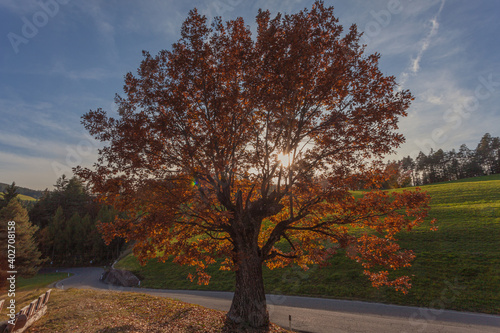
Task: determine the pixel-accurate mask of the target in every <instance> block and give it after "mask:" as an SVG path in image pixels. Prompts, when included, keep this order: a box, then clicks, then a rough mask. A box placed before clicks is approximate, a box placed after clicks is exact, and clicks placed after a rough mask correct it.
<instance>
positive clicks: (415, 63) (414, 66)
mask: <svg viewBox="0 0 500 333" xmlns="http://www.w3.org/2000/svg"><path fill="white" fill-rule="evenodd" d="M444 4H445V0H442V1H441V5H440V6H439V10H438V12H437V13H436V15H435V16H434V17H433V18H432V19H431V20H430V23H431V28H430V31H429V33H428V34H427V35H426V36H425V37H424V38H423V39H422V41H421V42H420V43H419V44H420V49H419V50H418V53H417V55H416V56H415V57H414V58H412V59H411V61H410V66H409V68H408V69H407V70H406V71H405V72H403V73H402V74H401V81H400V85H401V86H404V85H405V83H406V82H407V80H408V78H409V77H410V76H413V75H416V74H417V73H418V72H419V71H420V62H421V61H422V57H423V56H424V53H425V51H427V49H428V48H429V45H430V44H431V41H432V39H433V38H434V36H435V35H436V34H437V32H438V30H439V22H438V18H439V14H441V11H442V10H443V7H444Z"/></svg>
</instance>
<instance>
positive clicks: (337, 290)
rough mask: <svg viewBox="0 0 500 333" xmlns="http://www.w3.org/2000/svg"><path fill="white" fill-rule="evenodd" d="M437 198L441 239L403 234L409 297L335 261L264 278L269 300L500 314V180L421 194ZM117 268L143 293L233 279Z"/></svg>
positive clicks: (229, 285)
mask: <svg viewBox="0 0 500 333" xmlns="http://www.w3.org/2000/svg"><path fill="white" fill-rule="evenodd" d="M421 188H422V189H423V190H425V191H428V193H429V194H430V195H431V197H432V203H431V206H432V210H431V217H435V218H437V220H438V222H437V225H438V227H439V230H438V231H435V232H431V231H429V230H428V229H427V230H426V229H425V228H423V227H420V228H417V229H416V230H414V231H413V232H412V233H401V234H400V235H399V239H400V244H401V246H402V247H404V248H408V249H412V250H414V251H415V253H416V255H417V259H416V260H415V261H414V263H413V266H412V267H410V268H408V269H405V270H404V273H405V274H409V275H410V276H413V277H412V281H413V287H412V289H411V290H410V292H409V293H408V294H407V295H402V294H400V293H397V292H395V291H393V290H390V289H388V288H380V289H375V288H373V287H371V285H370V283H369V281H368V279H367V278H366V277H365V276H364V275H363V274H362V268H361V267H360V265H358V264H357V263H355V262H353V261H351V260H349V259H347V258H345V257H343V256H336V257H334V258H332V259H331V260H330V264H331V265H330V266H328V267H326V268H321V269H320V268H318V267H311V269H310V270H309V271H306V272H304V271H302V270H300V269H298V268H294V267H291V268H286V269H276V270H273V271H270V270H268V269H265V270H264V275H265V281H266V282H265V283H266V292H268V293H274V294H294V295H311V296H322V297H332V298H344V299H359V300H367V301H378V302H387V303H393V304H403V305H415V306H424V307H433V308H447V309H454V310H467V311H477V312H485V313H500V293H499V292H498V290H500V175H493V176H485V177H478V178H471V179H463V180H460V181H457V182H449V183H441V184H433V185H427V186H422V187H421ZM115 267H117V268H122V269H128V270H131V271H133V272H134V273H135V274H137V275H138V276H140V277H142V278H143V281H142V282H141V286H142V287H150V288H168V289H205V290H233V288H234V282H233V281H234V276H233V273H232V272H225V271H219V270H218V269H217V267H211V268H209V269H208V273H209V274H211V275H212V279H211V282H210V284H209V285H208V286H198V285H197V284H195V283H191V282H189V281H188V280H187V279H186V276H187V274H188V273H189V272H191V273H194V270H193V269H191V268H190V267H181V266H178V265H175V264H173V263H171V262H166V263H159V262H157V261H156V260H151V261H149V262H148V264H147V265H146V266H143V267H142V266H140V265H139V263H138V261H137V260H136V258H135V257H134V256H133V255H132V254H130V255H128V256H126V257H125V258H123V259H122V260H121V261H120V262H119V263H117V265H116V266H115Z"/></svg>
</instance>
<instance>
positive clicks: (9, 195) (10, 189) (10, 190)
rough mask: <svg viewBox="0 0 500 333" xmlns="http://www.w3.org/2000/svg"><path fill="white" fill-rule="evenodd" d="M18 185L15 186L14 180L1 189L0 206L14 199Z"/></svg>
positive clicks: (4, 205)
mask: <svg viewBox="0 0 500 333" xmlns="http://www.w3.org/2000/svg"><path fill="white" fill-rule="evenodd" d="M18 189H19V187H17V186H16V183H15V182H12V185H9V186H7V187H6V188H5V190H4V191H3V197H2V198H0V208H3V207H6V206H7V205H8V204H9V202H10V201H11V200H12V199H15V198H16V197H17V195H18V193H17V190H18Z"/></svg>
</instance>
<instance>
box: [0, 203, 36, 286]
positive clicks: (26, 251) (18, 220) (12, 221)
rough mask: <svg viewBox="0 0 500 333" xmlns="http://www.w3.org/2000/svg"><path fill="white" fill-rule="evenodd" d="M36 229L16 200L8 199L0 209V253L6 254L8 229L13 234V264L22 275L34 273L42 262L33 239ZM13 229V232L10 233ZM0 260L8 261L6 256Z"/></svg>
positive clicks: (26, 275) (28, 275) (27, 275)
mask: <svg viewBox="0 0 500 333" xmlns="http://www.w3.org/2000/svg"><path fill="white" fill-rule="evenodd" d="M37 230H38V228H37V227H36V226H34V225H32V224H31V222H30V221H29V217H28V212H27V211H26V209H24V207H23V206H22V205H21V204H20V203H19V201H18V200H15V199H14V200H10V202H9V203H8V204H7V206H6V207H4V208H2V209H1V210H0V248H1V250H0V251H1V255H2V256H6V255H7V254H8V249H7V247H8V244H9V243H8V239H9V238H11V237H12V236H9V231H11V233H10V234H11V235H12V234H13V235H15V261H14V262H13V264H14V265H15V266H14V267H15V270H16V271H17V273H18V274H19V275H20V276H22V277H30V276H33V275H35V274H36V273H37V272H38V270H39V268H40V265H41V264H42V263H43V260H42V259H41V253H40V251H39V250H38V248H37V243H36V241H35V239H34V234H35V232H36V231H37ZM13 231H14V233H12V232H13ZM8 259H10V258H8ZM1 261H2V263H6V262H8V261H6V258H2V260H1ZM9 263H10V262H9ZM2 266H4V267H2V269H5V265H2ZM9 270H12V269H9ZM0 275H2V274H0Z"/></svg>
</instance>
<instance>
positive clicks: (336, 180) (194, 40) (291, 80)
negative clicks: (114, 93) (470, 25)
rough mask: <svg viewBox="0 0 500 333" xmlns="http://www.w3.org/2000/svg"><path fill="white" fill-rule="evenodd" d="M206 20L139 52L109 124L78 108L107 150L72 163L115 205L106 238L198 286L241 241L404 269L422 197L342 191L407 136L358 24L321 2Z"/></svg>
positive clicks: (229, 261) (424, 205)
mask: <svg viewBox="0 0 500 333" xmlns="http://www.w3.org/2000/svg"><path fill="white" fill-rule="evenodd" d="M206 21H207V20H206V18H205V17H203V16H200V15H199V14H198V12H197V11H196V10H193V11H191V12H190V14H189V16H188V18H187V19H186V21H185V22H184V24H183V26H182V31H181V39H180V40H179V41H178V42H177V43H176V44H174V45H173V47H172V50H170V51H165V50H164V51H161V52H160V53H159V54H158V55H157V56H151V55H150V54H149V53H147V52H146V53H144V60H143V61H142V63H141V65H140V67H139V69H138V71H137V75H133V74H131V73H129V74H127V76H126V78H125V87H124V91H125V97H123V98H122V97H117V98H116V102H117V104H118V106H119V118H118V119H112V118H109V117H108V116H106V114H105V113H104V112H103V111H102V110H101V109H98V110H96V111H90V112H89V113H88V114H86V115H85V116H84V117H83V123H84V125H85V127H86V128H87V129H88V130H89V131H90V133H91V134H92V135H94V136H95V137H96V138H97V139H100V140H101V141H104V142H106V146H105V147H104V148H103V149H102V150H101V151H100V155H99V160H98V163H97V164H96V167H95V170H89V169H84V168H77V169H76V170H75V172H76V174H78V175H79V176H80V177H82V178H84V179H85V180H87V181H88V182H89V184H90V185H91V187H92V190H93V191H94V192H95V193H96V195H98V197H99V199H100V200H102V201H103V202H105V203H108V204H111V205H114V206H115V207H116V208H117V209H118V210H120V211H121V212H122V215H121V216H120V218H117V219H116V221H115V222H113V223H111V224H107V225H101V230H102V232H103V233H104V234H105V235H106V237H107V239H108V240H110V239H111V238H112V237H115V236H120V237H124V238H126V239H127V240H136V241H137V242H136V245H135V253H136V254H137V255H138V256H139V258H140V259H141V260H142V261H144V260H146V259H147V258H152V257H159V258H160V259H162V260H164V259H166V258H169V256H173V257H174V258H175V261H176V262H178V263H180V264H187V265H193V266H196V267H197V270H198V277H199V282H200V283H205V282H208V276H207V275H206V274H204V273H203V270H204V268H205V267H206V265H208V264H211V263H213V262H214V260H215V259H218V258H224V259H225V260H224V263H223V265H222V267H223V269H237V265H238V258H242V257H245V255H246V253H241V252H242V251H243V252H244V251H250V252H251V251H253V252H252V253H253V254H255V253H256V254H257V255H258V256H259V260H260V261H261V262H262V263H264V262H266V261H267V263H268V265H269V266H270V267H280V266H283V265H287V264H290V263H293V262H294V263H297V264H298V265H300V266H302V267H307V265H310V264H314V263H319V264H322V263H324V262H325V260H326V259H327V258H328V256H329V255H331V254H334V253H335V252H336V251H337V250H338V249H339V248H348V249H350V251H351V252H349V253H351V254H350V256H351V257H352V258H355V259H356V260H359V261H360V262H362V263H363V265H364V266H365V267H366V268H367V271H368V270H376V269H378V268H379V266H385V267H389V268H390V269H396V268H399V267H405V266H407V265H409V263H410V261H411V260H412V259H413V256H412V254H411V253H410V252H405V251H402V250H401V249H400V248H399V247H398V246H397V245H396V243H395V238H396V235H397V234H398V233H399V232H401V231H403V230H407V231H409V230H412V229H413V228H414V227H416V226H418V225H420V224H421V223H422V222H423V221H424V219H425V217H426V216H427V210H428V202H429V198H428V197H427V195H426V194H424V193H421V192H420V191H418V190H417V191H413V192H408V191H404V192H402V193H395V194H394V195H392V196H390V195H388V194H387V193H386V192H381V191H374V192H370V193H366V194H365V195H364V196H363V197H362V198H359V199H355V198H354V197H353V196H352V194H351V193H350V192H349V191H348V190H350V189H359V188H377V186H379V184H380V183H381V182H382V181H384V180H385V176H384V174H382V173H381V172H380V170H379V168H377V167H376V166H373V167H370V166H369V164H368V162H367V161H368V160H369V159H373V158H378V157H382V156H383V155H384V154H386V153H388V152H391V151H392V150H394V149H395V148H396V147H398V146H399V145H400V144H401V143H402V142H403V141H404V138H403V136H402V135H401V134H400V133H397V132H396V130H397V123H398V119H399V117H401V116H404V115H406V110H407V109H408V107H409V105H410V102H411V100H412V96H411V94H410V92H408V91H401V92H396V81H395V78H394V77H392V76H384V75H383V74H382V73H381V72H380V70H379V68H378V60H379V58H380V55H379V54H373V55H365V54H364V47H363V46H362V45H360V44H359V41H360V33H358V31H357V28H356V26H355V25H353V26H351V27H350V29H349V30H348V31H347V32H346V33H343V27H342V26H341V25H339V23H338V22H339V21H338V19H337V18H336V17H335V16H334V14H333V8H332V7H325V6H324V4H323V2H321V1H318V2H316V3H315V5H314V6H313V8H312V9H311V10H310V11H309V10H307V9H305V10H303V11H301V12H299V13H297V14H292V15H284V16H283V15H281V14H278V15H277V16H276V17H274V18H271V17H270V13H269V12H268V11H259V14H258V16H257V25H258V29H257V37H256V38H254V39H252V36H251V32H250V29H249V28H248V27H247V26H245V23H244V21H243V19H241V18H238V19H236V20H233V21H228V22H225V23H223V22H221V21H220V20H218V19H216V20H215V23H214V25H213V26H212V27H208V26H207V25H206ZM283 153H284V154H289V155H290V158H291V161H293V162H291V163H290V165H288V164H287V165H282V164H280V163H279V161H278V160H277V159H276V156H278V155H279V154H283ZM353 231H354V232H353ZM242 249H245V250H242ZM369 275H370V277H371V279H372V281H374V284H375V285H379V284H386V285H392V286H394V287H396V288H400V287H401V286H402V287H404V286H405V284H406V280H404V279H399V280H398V279H395V280H392V281H391V280H390V279H389V278H388V277H387V274H384V273H383V271H381V272H378V273H372V272H371V271H370V273H369ZM402 287H401V288H402Z"/></svg>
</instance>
